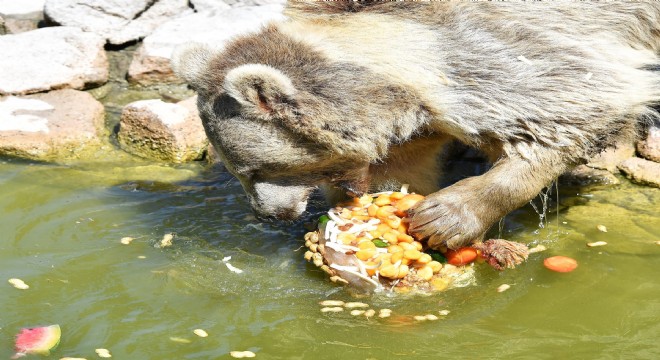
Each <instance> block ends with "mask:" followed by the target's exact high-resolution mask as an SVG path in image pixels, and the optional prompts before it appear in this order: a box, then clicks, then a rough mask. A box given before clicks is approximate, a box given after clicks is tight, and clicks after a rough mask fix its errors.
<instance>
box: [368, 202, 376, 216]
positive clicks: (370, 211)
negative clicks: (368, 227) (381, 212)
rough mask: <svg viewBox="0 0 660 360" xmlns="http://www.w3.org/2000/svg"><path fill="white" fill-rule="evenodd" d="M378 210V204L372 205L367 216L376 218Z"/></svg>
mask: <svg viewBox="0 0 660 360" xmlns="http://www.w3.org/2000/svg"><path fill="white" fill-rule="evenodd" d="M378 209H379V207H378V205H376V204H371V205H369V207H368V208H367V214H369V216H371V217H375V216H376V213H377V212H378Z"/></svg>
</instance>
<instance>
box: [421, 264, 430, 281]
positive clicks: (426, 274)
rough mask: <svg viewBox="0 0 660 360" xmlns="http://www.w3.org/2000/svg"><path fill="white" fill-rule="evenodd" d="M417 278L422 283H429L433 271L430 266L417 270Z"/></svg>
mask: <svg viewBox="0 0 660 360" xmlns="http://www.w3.org/2000/svg"><path fill="white" fill-rule="evenodd" d="M417 277H419V278H420V279H422V280H424V281H429V280H431V278H432V277H433V269H431V267H430V266H424V267H422V268H420V269H417Z"/></svg>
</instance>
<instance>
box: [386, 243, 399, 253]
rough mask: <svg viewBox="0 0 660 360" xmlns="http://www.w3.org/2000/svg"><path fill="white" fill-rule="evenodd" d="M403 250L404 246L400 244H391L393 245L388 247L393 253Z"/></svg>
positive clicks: (389, 251)
mask: <svg viewBox="0 0 660 360" xmlns="http://www.w3.org/2000/svg"><path fill="white" fill-rule="evenodd" d="M402 251H403V248H401V246H399V245H391V246H388V247H387V252H388V253H391V254H394V253H396V252H402Z"/></svg>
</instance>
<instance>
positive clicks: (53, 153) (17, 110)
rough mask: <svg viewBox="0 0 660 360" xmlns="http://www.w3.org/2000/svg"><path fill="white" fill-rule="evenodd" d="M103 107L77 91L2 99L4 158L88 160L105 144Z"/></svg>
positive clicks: (1, 150)
mask: <svg viewBox="0 0 660 360" xmlns="http://www.w3.org/2000/svg"><path fill="white" fill-rule="evenodd" d="M104 116H105V111H104V109H103V105H101V103H99V102H98V101H96V100H95V99H94V98H93V97H92V96H91V95H89V94H87V93H85V92H82V91H76V90H57V91H51V92H49V93H44V94H36V95H27V96H21V97H17V96H6V97H0V155H3V156H13V157H19V158H25V159H32V160H40V161H55V160H60V159H71V158H85V157H87V156H88V155H89V154H91V151H92V150H94V149H96V148H98V147H99V146H101V145H102V144H103V142H102V136H103V134H104V130H103V127H104Z"/></svg>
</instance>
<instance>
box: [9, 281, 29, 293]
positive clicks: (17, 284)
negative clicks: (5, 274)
mask: <svg viewBox="0 0 660 360" xmlns="http://www.w3.org/2000/svg"><path fill="white" fill-rule="evenodd" d="M7 281H8V282H9V283H10V284H12V286H14V287H15V288H17V289H19V290H27V289H29V288H30V285H28V284H26V283H25V281H23V280H21V279H16V278H13V279H9V280H7Z"/></svg>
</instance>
